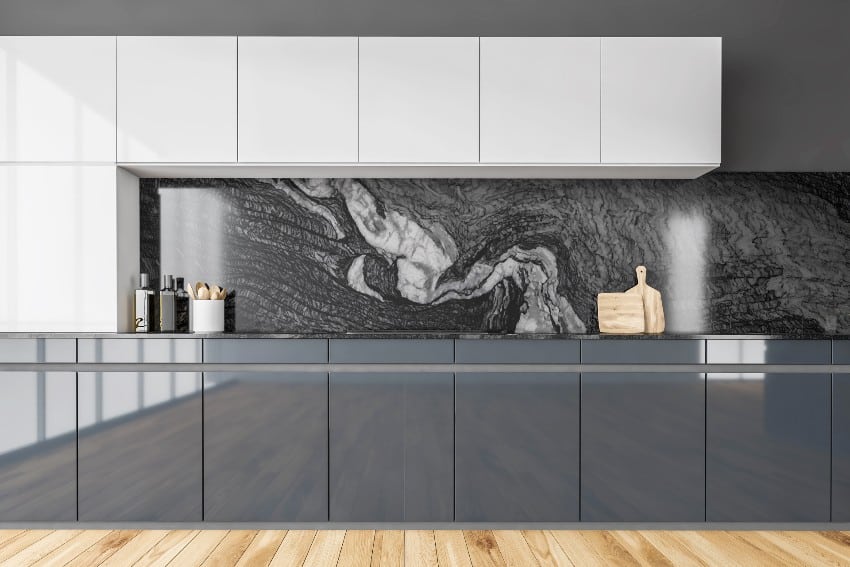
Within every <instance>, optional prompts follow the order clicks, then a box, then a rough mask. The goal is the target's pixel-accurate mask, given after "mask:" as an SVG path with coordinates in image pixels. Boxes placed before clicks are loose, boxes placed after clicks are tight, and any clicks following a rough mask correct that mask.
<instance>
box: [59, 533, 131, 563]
mask: <svg viewBox="0 0 850 567" xmlns="http://www.w3.org/2000/svg"><path fill="white" fill-rule="evenodd" d="M137 535H139V530H115V531H112V532H109V534H107V536H106V537H104V538H103V539H101V540H100V541H98V542H97V543H95V544H94V545H93V546H91V547H90V548H88V549H87V550H86V551H84V552H83V553H81V554H80V555H78V556H77V557H75V558H74V559H72V560H71V561H69V562H68V563H67V564H66V565H65V567H91V566H93V565H100V564H101V563H103V562H104V561H106V560H107V559H108V558H109V557H110V556H112V555H113V554H114V553H115V552H116V551H118V550H119V549H121V548H122V547H123V546H124V545H125V544H126V543H127V542H128V541H130V540H131V539H133V538H134V537H136V536H137Z"/></svg>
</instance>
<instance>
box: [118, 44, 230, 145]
mask: <svg viewBox="0 0 850 567" xmlns="http://www.w3.org/2000/svg"><path fill="white" fill-rule="evenodd" d="M117 115H118V118H117V123H118V161H119V162H235V161H236V138H237V135H236V38H235V37H130V36H122V37H119V38H118V112H117Z"/></svg>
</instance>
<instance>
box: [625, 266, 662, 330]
mask: <svg viewBox="0 0 850 567" xmlns="http://www.w3.org/2000/svg"><path fill="white" fill-rule="evenodd" d="M635 272H636V273H637V281H638V284H637V285H636V286H635V287H633V288H631V289H630V290H628V291H627V292H626V293H629V294H632V295H638V296H640V297H641V298H642V299H643V318H644V327H645V329H644V332H646V333H663V332H664V325H665V321H664V305H662V303H661V292H660V291H658V290H657V289H655V288H652V287H649V286H648V285H647V284H646V267H645V266H638V267H637V268H635Z"/></svg>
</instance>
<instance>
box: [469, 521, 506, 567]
mask: <svg viewBox="0 0 850 567" xmlns="http://www.w3.org/2000/svg"><path fill="white" fill-rule="evenodd" d="M463 539H464V540H466V549H467V550H468V551H469V559H470V561H472V565H473V566H475V567H478V566H479V565H482V566H490V565H497V566H500V567H505V566H506V563H505V559H504V557H502V553H501V552H500V551H499V544H498V543H496V538H494V537H493V532H491V531H489V530H480V531H476V530H470V531H465V532H463Z"/></svg>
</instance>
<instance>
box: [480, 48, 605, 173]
mask: <svg viewBox="0 0 850 567" xmlns="http://www.w3.org/2000/svg"><path fill="white" fill-rule="evenodd" d="M599 46H600V39H599V38H598V37H482V38H481V161H482V162H485V163H487V162H489V163H599Z"/></svg>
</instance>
